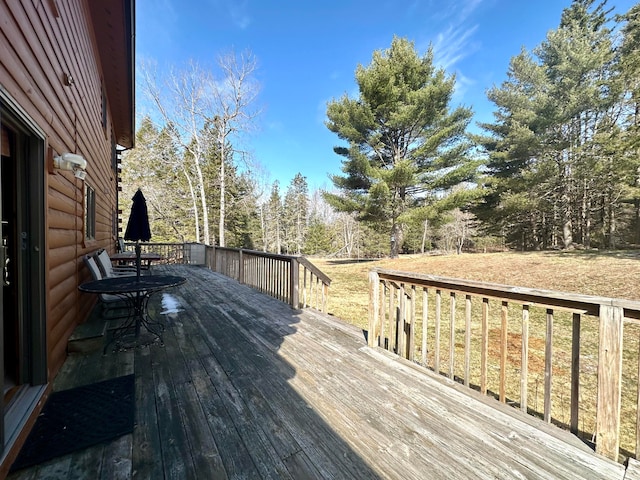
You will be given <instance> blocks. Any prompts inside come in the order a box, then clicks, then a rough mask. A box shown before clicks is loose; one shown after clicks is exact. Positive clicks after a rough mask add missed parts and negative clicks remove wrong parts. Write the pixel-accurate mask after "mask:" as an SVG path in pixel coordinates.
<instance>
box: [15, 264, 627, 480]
mask: <svg viewBox="0 0 640 480" xmlns="http://www.w3.org/2000/svg"><path fill="white" fill-rule="evenodd" d="M161 268H163V269H170V270H171V273H174V274H178V275H184V276H186V277H187V278H188V282H187V283H186V284H185V285H183V286H181V287H178V288H176V289H173V290H172V291H170V292H166V293H168V294H170V295H172V296H173V297H175V298H176V299H177V300H178V302H179V303H180V305H181V307H182V308H183V309H184V310H183V311H181V312H178V313H172V314H169V315H161V316H162V317H163V318H164V319H165V322H166V323H167V330H166V332H165V335H164V340H165V342H164V346H159V345H152V346H150V347H143V348H139V349H136V350H135V352H132V351H129V352H115V353H114V352H109V353H108V354H107V355H105V356H103V355H101V352H97V353H90V354H81V353H77V354H73V355H71V356H70V357H69V359H68V361H67V363H66V364H65V366H64V367H63V370H62V372H61V375H60V376H59V377H58V379H57V380H56V384H55V385H54V387H55V389H58V390H60V389H63V388H69V387H72V386H76V385H79V384H84V383H90V382H94V381H99V380H104V379H106V378H110V377H114V376H117V375H124V374H127V373H131V372H135V374H136V402H137V411H136V427H135V429H134V433H133V434H132V435H127V436H124V437H122V438H121V439H119V440H117V441H115V442H111V443H110V444H108V445H103V446H98V447H94V448H90V449H87V450H85V451H83V452H77V453H75V454H72V455H69V456H67V457H64V458H60V459H56V460H52V461H51V462H48V463H47V464H43V465H41V466H38V467H34V468H31V469H27V470H23V471H21V472H16V473H15V474H13V475H12V476H11V477H10V478H12V479H20V480H22V479H31V478H51V479H71V478H152V479H158V478H181V479H182V478H189V479H191V478H203V479H210V478H216V479H218V478H220V479H224V478H229V479H237V478H246V479H283V478H284V479H302V478H305V479H306V478H326V479H329V478H331V479H338V478H345V479H346V478H353V479H366V478H371V479H374V478H390V479H403V480H404V479H424V478H447V479H455V478H464V479H467V478H479V479H483V478H486V479H489V478H491V479H494V478H504V479H507V478H509V479H511V478H532V479H535V478H558V479H583V478H589V479H597V478H607V479H623V478H624V475H625V467H624V466H623V465H619V464H616V463H614V462H611V461H608V460H606V459H603V458H601V457H598V456H597V455H595V454H594V453H593V452H592V451H591V450H590V449H589V448H588V447H587V446H586V445H584V444H582V443H581V442H580V441H579V440H578V439H577V438H576V437H574V436H572V435H571V434H569V433H568V432H565V431H561V430H559V429H557V428H556V427H554V426H552V425H548V424H545V423H544V422H542V421H540V420H539V419H536V418H533V417H530V416H527V415H525V414H523V413H521V412H520V411H518V410H515V409H513V408H511V407H508V406H507V405H503V404H500V403H498V402H495V401H492V400H491V399H488V398H486V397H482V396H480V395H479V394H477V393H476V392H473V391H470V390H468V389H465V388H464V387H462V386H460V385H457V384H454V383H453V382H451V381H450V380H448V379H446V378H444V377H441V376H435V375H432V374H428V373H427V374H425V372H424V371H423V370H421V369H420V368H419V367H417V366H415V365H413V364H410V363H409V362H407V361H402V360H399V359H398V358H396V357H395V356H393V355H391V354H389V353H388V352H384V351H382V350H375V349H370V348H369V347H367V346H366V343H365V340H364V334H363V332H361V331H358V330H357V329H356V328H355V327H352V326H350V325H346V324H344V323H342V322H341V321H340V320H338V319H335V318H331V317H328V316H324V315H320V314H316V313H313V312H310V311H304V312H299V311H295V310H292V309H290V308H289V307H288V306H287V305H285V304H283V303H281V302H278V301H276V300H274V299H271V298H269V297H266V296H264V295H261V294H260V293H258V292H256V291H253V290H251V289H249V288H246V287H244V286H241V285H238V284H237V283H235V282H234V281H231V280H229V279H226V278H225V277H222V276H220V275H217V274H215V273H212V272H210V271H208V270H205V269H203V268H196V267H187V266H172V267H161ZM159 300H160V298H159V297H158V298H156V299H154V300H152V302H151V304H150V305H151V309H152V311H153V312H154V313H155V314H156V315H158V314H159V313H160V311H161V307H160V301H159Z"/></svg>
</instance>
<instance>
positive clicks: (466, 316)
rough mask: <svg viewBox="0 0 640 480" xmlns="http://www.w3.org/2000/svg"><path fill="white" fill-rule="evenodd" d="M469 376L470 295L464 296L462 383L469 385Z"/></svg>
mask: <svg viewBox="0 0 640 480" xmlns="http://www.w3.org/2000/svg"><path fill="white" fill-rule="evenodd" d="M470 377H471V295H466V296H465V307H464V385H465V386H466V387H468V386H469V382H470Z"/></svg>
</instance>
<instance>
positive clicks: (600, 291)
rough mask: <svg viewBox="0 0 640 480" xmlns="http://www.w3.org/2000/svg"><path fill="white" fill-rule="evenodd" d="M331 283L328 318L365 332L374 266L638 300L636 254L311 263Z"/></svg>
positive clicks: (639, 270)
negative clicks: (370, 271) (354, 326)
mask: <svg viewBox="0 0 640 480" xmlns="http://www.w3.org/2000/svg"><path fill="white" fill-rule="evenodd" d="M310 260H311V262H312V263H313V264H315V265H316V266H317V267H318V268H320V270H322V271H323V272H324V273H326V274H327V275H328V276H329V277H330V278H331V280H332V283H331V287H330V289H329V313H331V314H332V315H335V316H337V317H340V318H342V319H343V320H346V321H347V322H349V323H353V324H355V325H358V326H360V327H362V328H367V322H368V320H367V315H368V314H367V306H368V301H369V293H368V277H367V275H368V272H369V270H371V269H372V268H375V267H380V268H386V269H390V270H401V271H405V272H420V273H428V274H431V275H440V276H443V277H452V278H463V279H468V280H478V281H482V282H491V283H500V284H503V285H513V286H519V287H531V288H542V289H546V290H559V291H562V292H574V293H582V294H586V295H600V296H605V297H615V298H627V299H630V300H640V252H638V251H617V252H606V253H600V252H584V251H574V252H527V253H487V254H463V255H442V256H429V255H405V256H402V257H400V258H398V259H394V260H391V259H382V260H375V261H357V260H342V259H325V258H311V259H310Z"/></svg>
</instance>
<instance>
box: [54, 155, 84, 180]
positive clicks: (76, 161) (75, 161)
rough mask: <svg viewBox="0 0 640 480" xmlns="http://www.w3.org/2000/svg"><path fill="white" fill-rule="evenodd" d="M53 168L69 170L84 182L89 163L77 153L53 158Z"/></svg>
mask: <svg viewBox="0 0 640 480" xmlns="http://www.w3.org/2000/svg"><path fill="white" fill-rule="evenodd" d="M53 168H57V169H58V170H67V171H70V172H73V174H74V175H75V176H76V178H79V179H80V180H84V177H86V176H87V172H85V170H86V169H87V161H86V160H85V159H84V158H83V157H82V156H81V155H78V154H75V153H63V154H62V155H60V156H58V157H54V158H53Z"/></svg>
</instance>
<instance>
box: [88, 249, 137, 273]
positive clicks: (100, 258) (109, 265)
mask: <svg viewBox="0 0 640 480" xmlns="http://www.w3.org/2000/svg"><path fill="white" fill-rule="evenodd" d="M95 261H96V263H97V264H98V267H99V268H100V272H101V273H102V276H103V277H120V276H130V275H135V274H136V269H135V267H131V266H127V265H116V266H114V265H113V262H112V261H111V258H110V257H109V254H108V253H107V251H106V250H104V249H102V250H100V251H99V252H98V253H97V254H96V255H95Z"/></svg>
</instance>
